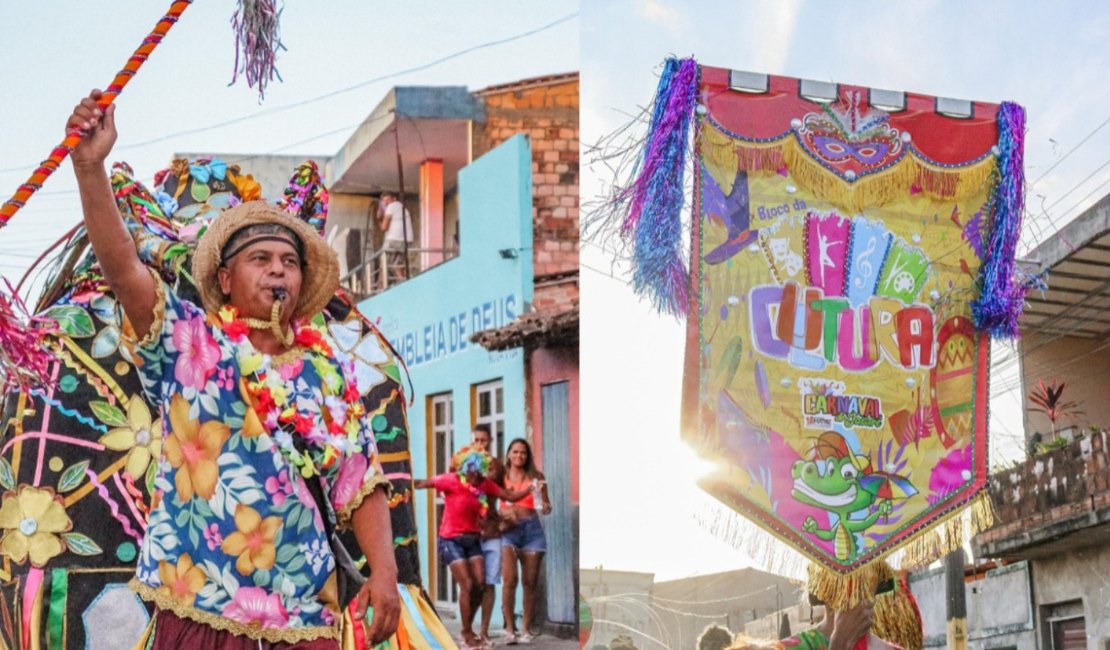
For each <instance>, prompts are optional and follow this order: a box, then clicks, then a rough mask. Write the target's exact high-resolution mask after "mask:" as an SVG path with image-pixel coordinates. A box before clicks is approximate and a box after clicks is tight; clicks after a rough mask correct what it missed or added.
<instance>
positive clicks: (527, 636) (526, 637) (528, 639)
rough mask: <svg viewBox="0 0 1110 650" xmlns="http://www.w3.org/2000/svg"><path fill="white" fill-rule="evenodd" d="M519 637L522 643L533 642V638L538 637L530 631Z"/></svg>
mask: <svg viewBox="0 0 1110 650" xmlns="http://www.w3.org/2000/svg"><path fill="white" fill-rule="evenodd" d="M517 638H519V639H520V642H521V643H531V642H532V639H535V638H536V637H534V636H532V635H531V633H529V632H525V633H524V634H521V635H520V636H519V637H517Z"/></svg>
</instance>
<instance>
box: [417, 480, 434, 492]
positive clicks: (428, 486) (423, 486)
mask: <svg viewBox="0 0 1110 650" xmlns="http://www.w3.org/2000/svg"><path fill="white" fill-rule="evenodd" d="M412 487H413V488H415V489H417V490H434V489H435V487H436V486H435V484H434V483H432V479H430V478H414V479H412Z"/></svg>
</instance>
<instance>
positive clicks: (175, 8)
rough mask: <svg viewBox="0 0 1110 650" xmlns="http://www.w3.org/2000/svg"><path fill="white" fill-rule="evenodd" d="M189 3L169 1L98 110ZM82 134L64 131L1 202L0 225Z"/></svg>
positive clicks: (187, 0) (119, 89)
mask: <svg viewBox="0 0 1110 650" xmlns="http://www.w3.org/2000/svg"><path fill="white" fill-rule="evenodd" d="M192 3H193V0H174V2H173V4H171V5H170V9H169V11H167V12H166V14H165V15H164V16H162V18H161V19H160V20H159V21H158V24H157V25H155V26H154V29H153V30H152V31H151V32H150V34H148V35H147V37H146V38H144V39H143V42H142V44H141V45H139V48H138V49H136V50H135V53H134V54H132V55H131V58H129V59H128V60H127V64H126V65H124V66H123V69H122V70H120V71H119V72H118V73H116V76H115V78H114V79H112V83H111V85H109V86H108V89H107V90H106V91H104V94H103V95H102V96H101V98H100V102H99V105H100V108H101V110H103V109H104V108H106V107H107V106H108V105H109V104H111V103H112V102H114V101H115V100H116V97H118V96H119V94H120V93H121V92H123V88H124V86H126V85H127V82H129V81H131V78H132V77H134V76H135V73H136V72H138V71H139V68H141V67H142V65H143V63H145V62H146V60H147V58H148V57H149V56H150V53H151V52H153V51H154V48H156V47H158V44H159V43H161V42H162V38H163V37H164V36H165V35H166V32H168V31H170V28H171V27H173V26H174V24H175V23H177V19H178V18H179V17H180V16H181V14H182V12H184V11H185V9H187V8H188V7H189V5H191V4H192ZM83 137H85V132H84V131H82V130H76V129H75V130H72V131H70V132H69V133H67V134H66V137H65V139H64V140H62V143H61V144H59V145H58V146H56V147H54V150H53V151H51V152H50V157H49V158H47V159H46V160H44V161H42V163H41V164H40V165H39V166H38V168H37V169H35V171H34V172H33V173H32V174H31V177H30V178H28V179H27V182H25V183H23V184H22V185H20V186H19V189H17V190H16V192H15V194H14V195H12V198H10V199H8V200H7V201H5V202H4V205H3V206H0V228H3V227H4V226H6V225H8V221H10V220H11V218H12V216H13V215H15V213H16V212H17V211H18V210H19V209H20V208H22V207H23V206H24V205H25V204H26V203H27V200H28V199H29V198H31V195H32V194H34V193H35V192H37V191H38V190H39V188H41V187H42V184H43V183H45V182H46V179H47V178H50V175H51V174H53V173H54V172H55V170H57V169H58V166H59V165H61V164H62V161H63V160H65V159H66V157H67V156H69V153H70V152H71V151H73V148H74V147H75V146H77V143H78V142H80V141H81V138H83Z"/></svg>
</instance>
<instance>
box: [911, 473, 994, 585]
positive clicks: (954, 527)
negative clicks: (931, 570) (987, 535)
mask: <svg viewBox="0 0 1110 650" xmlns="http://www.w3.org/2000/svg"><path fill="white" fill-rule="evenodd" d="M965 512H966V513H967V514H968V516H967V517H963V516H962V515H963V514H964V513H965ZM993 524H994V504H993V503H992V502H991V498H990V494H989V493H987V491H986V490H983V491H982V492H980V493H979V494H977V495H976V496H975V497H974V498H973V499H972V500H971V502H970V503H969V504H968V506H967V508H966V509H964V508H960V509H958V510H955V511H953V512H951V513H949V514H948V515H947V517H946V518H945V519H942V520H941V521H940V522H939V523H937V524H936V525H935V526H933V527H932V528H929V529H928V530H925V531H923V532H921V533H918V534H917V535H916V536H914V538H913V539H911V540H910V541H909V542H908V543H906V545H905V546H903V548H902V551H901V552H900V553H899V554H898V566H899V568H901V569H903V570H908V569H916V568H918V567H922V566H925V565H927V564H929V563H930V562H932V561H934V560H936V559H937V558H939V557H941V556H943V555H947V554H948V553H951V552H952V551H954V550H956V549H957V548H960V547H961V546H963V545H964V542H965V541H967V540H969V539H971V538H972V537H973V536H974V535H975V534H976V533H979V532H981V531H984V530H986V529H988V528H990V527H991V526H992V525H993Z"/></svg>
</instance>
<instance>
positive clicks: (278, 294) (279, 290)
mask: <svg viewBox="0 0 1110 650" xmlns="http://www.w3.org/2000/svg"><path fill="white" fill-rule="evenodd" d="M271 291H273V292H274V300H277V301H278V302H285V299H286V298H288V297H289V293H288V292H287V291H286V290H285V288H284V287H274V288H273V289H271Z"/></svg>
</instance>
